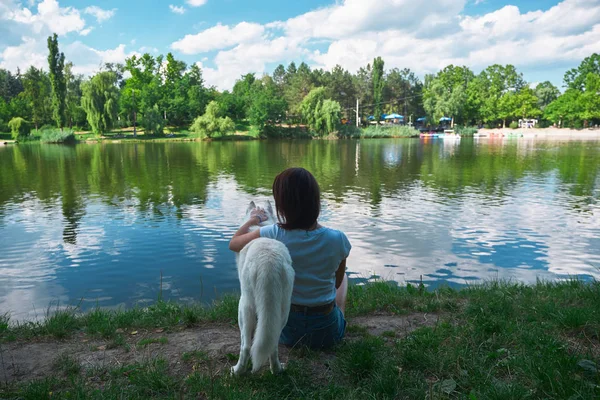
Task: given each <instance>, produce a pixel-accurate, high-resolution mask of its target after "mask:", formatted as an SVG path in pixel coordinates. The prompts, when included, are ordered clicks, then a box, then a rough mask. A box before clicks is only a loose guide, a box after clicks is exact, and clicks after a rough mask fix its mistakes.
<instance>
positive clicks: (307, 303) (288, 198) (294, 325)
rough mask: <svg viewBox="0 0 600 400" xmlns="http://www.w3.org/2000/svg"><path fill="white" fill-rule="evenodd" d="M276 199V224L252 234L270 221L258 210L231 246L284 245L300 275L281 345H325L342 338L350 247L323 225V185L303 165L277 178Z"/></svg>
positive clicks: (320, 346) (275, 185)
mask: <svg viewBox="0 0 600 400" xmlns="http://www.w3.org/2000/svg"><path fill="white" fill-rule="evenodd" d="M273 197H274V198H275V208H276V210H277V218H278V220H279V223H278V224H275V225H270V226H264V227H261V228H260V230H256V231H254V232H248V231H249V228H250V227H251V226H253V225H258V224H260V222H261V221H265V220H266V214H265V212H264V210H262V209H257V210H255V211H254V212H253V213H252V215H251V218H250V220H249V221H248V222H246V223H245V224H244V225H242V227H241V228H240V229H239V230H238V231H237V232H236V233H235V235H234V236H233V238H232V239H231V242H230V243H229V248H230V249H231V250H233V251H235V252H240V251H241V250H242V249H243V248H244V246H246V245H247V244H248V243H250V242H251V241H252V240H254V239H257V238H259V237H266V238H270V239H275V240H279V241H280V242H282V243H284V244H285V245H286V246H287V248H288V250H289V252H290V255H291V257H292V266H293V268H294V271H295V273H296V278H295V281H294V290H293V293H292V307H291V310H290V315H289V318H288V322H287V324H286V326H285V328H283V332H282V333H281V337H280V339H279V341H280V343H282V344H285V345H287V346H294V345H296V344H303V345H307V346H309V347H311V348H327V347H331V346H333V345H335V344H336V343H339V342H340V341H341V340H342V338H343V337H344V333H345V330H346V321H345V319H344V311H345V308H346V293H347V291H348V278H347V277H346V258H347V257H348V254H349V253H350V249H351V247H352V246H351V245H350V242H349V241H348V238H347V237H346V235H345V234H344V233H342V232H340V231H337V230H334V229H329V228H326V227H324V226H321V225H320V224H319V223H318V221H317V219H318V217H319V213H320V211H321V194H320V190H319V184H318V183H317V181H316V180H315V178H314V177H313V176H312V174H311V173H310V172H308V171H307V170H305V169H304V168H290V169H287V170H285V171H283V172H282V173H280V174H279V175H277V177H276V178H275V182H273Z"/></svg>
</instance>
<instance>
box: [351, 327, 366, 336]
mask: <svg viewBox="0 0 600 400" xmlns="http://www.w3.org/2000/svg"><path fill="white" fill-rule="evenodd" d="M346 333H348V334H349V335H356V336H368V335H369V329H367V327H366V326H361V325H348V326H347V327H346Z"/></svg>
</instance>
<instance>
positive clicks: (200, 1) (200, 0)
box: [186, 0, 208, 7]
mask: <svg viewBox="0 0 600 400" xmlns="http://www.w3.org/2000/svg"><path fill="white" fill-rule="evenodd" d="M207 1H208V0H186V3H188V4H189V5H190V6H191V7H200V6H203V5H205V4H206V2H207Z"/></svg>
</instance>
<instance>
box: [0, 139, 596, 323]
mask: <svg viewBox="0 0 600 400" xmlns="http://www.w3.org/2000/svg"><path fill="white" fill-rule="evenodd" d="M289 166H303V167H306V168H308V169H309V170H311V171H312V172H313V173H314V174H315V176H316V177H317V179H318V181H319V183H320V185H321V188H322V192H323V214H322V222H323V223H324V224H325V225H328V226H331V227H334V228H338V229H342V230H344V231H345V232H346V233H347V235H348V237H349V238H350V241H351V242H352V245H353V250H352V253H351V258H350V260H349V262H348V267H349V269H350V271H351V273H352V277H353V278H355V279H362V280H366V279H370V278H373V277H374V276H378V277H381V278H384V279H388V280H395V281H398V282H401V283H404V282H407V281H418V280H419V279H420V277H421V276H422V277H423V281H424V282H425V283H426V284H429V285H431V286H435V285H439V284H440V283H447V284H451V285H461V284H465V283H468V282H473V281H477V280H480V279H493V278H497V277H500V278H512V279H515V280H519V281H524V282H534V281H535V279H536V278H544V279H560V278H565V277H568V276H576V275H577V276H581V277H582V278H584V279H591V278H592V277H596V278H600V202H599V200H600V143H598V142H565V143H556V142H551V143H550V142H534V141H521V140H519V141H516V140H515V141H510V140H504V141H501V140H500V141H482V142H474V141H462V142H461V143H458V144H457V143H448V142H444V141H437V140H436V141H433V142H422V141H419V140H365V141H361V142H359V141H339V142H338V141H332V142H329V141H312V142H303V141H286V142H237V143H233V142H224V143H148V144H94V145H85V144H82V145H77V146H75V147H64V146H48V145H46V146H41V145H21V146H9V147H2V148H0V237H1V241H0V311H2V312H6V311H10V312H11V314H12V315H13V317H14V318H16V319H23V318H35V317H36V316H38V317H39V316H41V315H43V314H44V312H45V309H46V308H47V307H48V305H49V304H51V303H52V304H56V303H57V302H58V303H59V304H60V305H61V306H62V305H74V304H79V303H80V302H81V305H82V307H84V308H89V307H93V306H95V305H100V306H109V307H113V306H131V305H133V304H144V303H147V302H152V301H154V300H156V298H157V295H158V293H159V288H160V280H161V278H160V277H161V271H162V293H163V296H164V297H165V298H169V299H178V300H180V301H209V300H211V299H213V298H214V297H215V296H218V295H220V294H222V293H225V292H230V291H237V290H238V288H239V285H238V281H237V273H236V269H235V261H234V256H233V254H232V253H231V252H229V250H228V249H227V244H228V240H229V238H230V236H231V235H232V234H233V232H234V231H235V230H236V229H237V227H238V226H239V224H240V223H241V222H242V217H243V214H244V210H245V207H246V205H247V203H248V202H249V201H250V200H263V199H266V198H267V197H268V196H269V195H270V187H271V183H272V181H273V178H274V176H275V175H276V174H277V173H278V172H280V171H281V170H283V169H285V168H286V167H289ZM82 299H83V300H82Z"/></svg>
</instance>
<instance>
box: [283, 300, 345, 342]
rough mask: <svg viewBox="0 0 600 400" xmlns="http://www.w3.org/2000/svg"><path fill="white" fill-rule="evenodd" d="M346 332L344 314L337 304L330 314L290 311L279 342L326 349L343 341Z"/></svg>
mask: <svg viewBox="0 0 600 400" xmlns="http://www.w3.org/2000/svg"><path fill="white" fill-rule="evenodd" d="M345 332H346V320H345V319H344V314H342V311H341V310H340V309H339V308H338V307H337V305H336V306H334V307H333V310H331V312H330V313H329V314H315V315H306V314H304V313H303V312H290V316H289V317H288V321H287V324H286V325H285V327H284V328H283V331H282V332H281V336H280V337H279V343H281V344H284V345H286V346H296V345H304V346H308V347H310V348H311V349H326V348H329V347H332V346H334V345H336V344H338V343H339V342H341V341H342V338H343V337H344V333H345Z"/></svg>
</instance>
